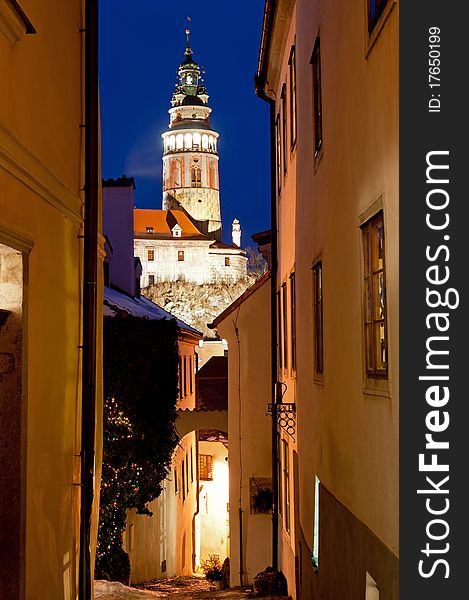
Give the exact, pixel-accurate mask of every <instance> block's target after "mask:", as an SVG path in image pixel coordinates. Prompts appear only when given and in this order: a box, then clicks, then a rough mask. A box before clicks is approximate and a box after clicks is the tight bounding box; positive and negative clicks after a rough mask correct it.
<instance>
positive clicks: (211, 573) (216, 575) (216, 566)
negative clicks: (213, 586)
mask: <svg viewBox="0 0 469 600" xmlns="http://www.w3.org/2000/svg"><path fill="white" fill-rule="evenodd" d="M201 569H202V571H203V572H204V574H205V577H206V579H208V580H209V581H221V579H222V572H223V571H222V569H223V567H222V564H221V562H220V559H219V558H218V556H217V555H215V554H209V555H208V559H207V560H203V561H202V564H201Z"/></svg>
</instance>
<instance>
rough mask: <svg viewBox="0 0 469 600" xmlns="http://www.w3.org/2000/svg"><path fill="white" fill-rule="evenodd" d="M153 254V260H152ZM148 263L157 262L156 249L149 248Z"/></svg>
mask: <svg viewBox="0 0 469 600" xmlns="http://www.w3.org/2000/svg"><path fill="white" fill-rule="evenodd" d="M150 253H151V258H150ZM147 262H155V249H154V248H147Z"/></svg>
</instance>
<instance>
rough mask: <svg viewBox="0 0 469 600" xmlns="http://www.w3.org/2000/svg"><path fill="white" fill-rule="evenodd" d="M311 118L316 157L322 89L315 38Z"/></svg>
mask: <svg viewBox="0 0 469 600" xmlns="http://www.w3.org/2000/svg"><path fill="white" fill-rule="evenodd" d="M311 64H312V67H313V118H314V156H318V154H319V153H320V152H321V148H322V89H321V46H320V42H319V38H316V42H315V44H314V50H313V55H312V57H311Z"/></svg>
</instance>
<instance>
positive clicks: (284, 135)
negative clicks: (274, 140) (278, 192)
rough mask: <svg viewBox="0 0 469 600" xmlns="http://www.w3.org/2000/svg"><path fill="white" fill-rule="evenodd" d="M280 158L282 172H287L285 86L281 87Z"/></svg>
mask: <svg viewBox="0 0 469 600" xmlns="http://www.w3.org/2000/svg"><path fill="white" fill-rule="evenodd" d="M281 100H282V158H283V172H284V173H286V172H287V84H286V83H284V84H283V87H282V96H281Z"/></svg>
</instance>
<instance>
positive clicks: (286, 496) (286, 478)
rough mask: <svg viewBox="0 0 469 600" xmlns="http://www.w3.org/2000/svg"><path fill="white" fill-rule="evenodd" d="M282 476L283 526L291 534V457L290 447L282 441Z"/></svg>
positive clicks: (285, 441)
mask: <svg viewBox="0 0 469 600" xmlns="http://www.w3.org/2000/svg"><path fill="white" fill-rule="evenodd" d="M282 474H283V482H282V483H283V525H284V527H285V531H287V532H288V533H289V532H290V525H291V523H290V456H289V446H288V442H287V440H285V439H282Z"/></svg>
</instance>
